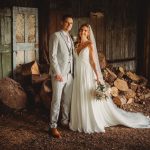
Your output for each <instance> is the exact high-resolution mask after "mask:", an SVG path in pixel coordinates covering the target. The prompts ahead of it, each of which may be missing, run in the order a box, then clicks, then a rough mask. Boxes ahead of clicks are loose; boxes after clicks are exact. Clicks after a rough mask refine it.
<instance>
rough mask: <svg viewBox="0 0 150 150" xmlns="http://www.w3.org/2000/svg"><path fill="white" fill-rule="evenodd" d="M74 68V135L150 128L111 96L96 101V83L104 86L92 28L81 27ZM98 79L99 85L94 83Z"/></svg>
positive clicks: (87, 26) (71, 122)
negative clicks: (112, 128) (120, 128)
mask: <svg viewBox="0 0 150 150" xmlns="http://www.w3.org/2000/svg"><path fill="white" fill-rule="evenodd" d="M74 57H75V68H74V83H73V93H72V102H71V114H70V115H71V116H70V123H69V127H70V129H71V130H73V131H79V132H85V133H93V132H105V127H110V126H115V125H119V124H120V125H124V126H127V127H131V128H150V119H149V118H147V117H146V116H144V115H143V114H141V113H132V112H126V111H124V110H122V109H120V108H118V107H117V106H116V105H115V104H114V103H113V101H112V98H111V96H109V97H107V100H96V98H95V97H94V94H93V92H94V90H95V85H96V81H97V83H99V82H100V83H101V84H105V83H104V80H103V77H102V73H101V70H100V65H99V61H98V55H97V48H96V43H95V38H94V35H93V32H92V29H91V27H90V25H88V24H83V25H81V27H80V29H79V33H78V41H77V44H76V48H75V51H74ZM95 77H96V81H95Z"/></svg>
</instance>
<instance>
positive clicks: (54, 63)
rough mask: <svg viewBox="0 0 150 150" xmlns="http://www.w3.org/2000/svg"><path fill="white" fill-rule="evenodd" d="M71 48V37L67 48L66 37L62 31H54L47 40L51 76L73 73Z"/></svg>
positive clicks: (72, 46)
mask: <svg viewBox="0 0 150 150" xmlns="http://www.w3.org/2000/svg"><path fill="white" fill-rule="evenodd" d="M73 49H74V44H73V41H72V39H71V48H69V46H68V43H67V39H66V37H65V35H64V33H63V31H62V30H61V31H58V32H55V33H54V34H53V35H52V36H51V37H50V41H49V58H50V74H51V75H52V76H54V75H56V74H61V75H63V76H65V75H66V74H67V73H69V72H71V73H73Z"/></svg>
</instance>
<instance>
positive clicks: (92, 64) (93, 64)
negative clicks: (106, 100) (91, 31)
mask: <svg viewBox="0 0 150 150" xmlns="http://www.w3.org/2000/svg"><path fill="white" fill-rule="evenodd" d="M89 49H90V51H89V52H90V54H89V57H90V64H91V66H92V68H93V70H94V72H95V74H96V78H97V82H100V81H99V78H98V73H97V70H96V64H95V61H94V53H93V51H94V49H93V45H92V43H90V44H89Z"/></svg>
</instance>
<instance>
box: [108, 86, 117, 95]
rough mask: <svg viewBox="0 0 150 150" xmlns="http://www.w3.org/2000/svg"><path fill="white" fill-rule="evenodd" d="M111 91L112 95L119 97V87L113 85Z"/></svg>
mask: <svg viewBox="0 0 150 150" xmlns="http://www.w3.org/2000/svg"><path fill="white" fill-rule="evenodd" d="M110 93H111V95H112V96H114V97H117V96H118V89H117V88H116V87H115V86H113V87H111V92H110Z"/></svg>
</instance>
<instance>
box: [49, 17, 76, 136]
mask: <svg viewBox="0 0 150 150" xmlns="http://www.w3.org/2000/svg"><path fill="white" fill-rule="evenodd" d="M72 25H73V18H72V16H70V15H65V16H63V18H62V20H61V26H62V29H61V30H60V31H58V32H55V33H54V34H53V35H52V36H51V38H50V41H49V54H50V55H49V57H50V75H51V80H52V91H53V96H52V102H51V111H50V133H51V134H52V136H53V137H56V138H60V137H61V134H60V132H59V131H58V130H57V122H58V116H59V112H60V103H61V99H62V100H63V103H62V108H63V110H62V120H61V124H62V125H64V126H68V123H69V112H70V104H71V95H72V81H73V77H72V74H73V55H72V53H73V52H72V51H73V49H74V44H73V41H72V39H71V37H70V35H69V31H70V30H71V29H72Z"/></svg>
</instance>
